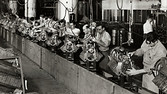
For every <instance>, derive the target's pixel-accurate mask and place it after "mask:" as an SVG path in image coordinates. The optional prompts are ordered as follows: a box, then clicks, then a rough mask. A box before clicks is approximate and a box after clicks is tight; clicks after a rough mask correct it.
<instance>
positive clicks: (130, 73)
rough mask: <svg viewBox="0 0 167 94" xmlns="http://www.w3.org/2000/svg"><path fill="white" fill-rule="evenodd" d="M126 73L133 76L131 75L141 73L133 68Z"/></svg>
mask: <svg viewBox="0 0 167 94" xmlns="http://www.w3.org/2000/svg"><path fill="white" fill-rule="evenodd" d="M126 73H127V74H128V75H130V76H131V75H137V74H138V73H139V72H138V70H136V69H135V68H133V67H132V69H128V70H127V71H126Z"/></svg>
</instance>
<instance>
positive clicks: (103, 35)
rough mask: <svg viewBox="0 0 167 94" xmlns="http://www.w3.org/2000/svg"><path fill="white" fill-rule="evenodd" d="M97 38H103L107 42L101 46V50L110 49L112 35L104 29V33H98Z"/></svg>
mask: <svg viewBox="0 0 167 94" xmlns="http://www.w3.org/2000/svg"><path fill="white" fill-rule="evenodd" d="M95 38H96V39H97V40H101V41H102V42H104V43H105V45H104V46H99V50H100V51H107V50H109V45H110V42H111V36H110V34H109V33H108V32H106V31H103V33H102V34H99V33H97V35H96V37H95Z"/></svg>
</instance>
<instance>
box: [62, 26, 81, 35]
mask: <svg viewBox="0 0 167 94" xmlns="http://www.w3.org/2000/svg"><path fill="white" fill-rule="evenodd" d="M65 34H67V35H72V36H79V34H80V30H79V29H78V28H74V29H70V28H67V31H66V32H65Z"/></svg>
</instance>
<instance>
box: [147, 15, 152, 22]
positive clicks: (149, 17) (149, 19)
mask: <svg viewBox="0 0 167 94" xmlns="http://www.w3.org/2000/svg"><path fill="white" fill-rule="evenodd" d="M153 19H154V16H153V14H150V15H148V16H147V21H149V22H152V21H153Z"/></svg>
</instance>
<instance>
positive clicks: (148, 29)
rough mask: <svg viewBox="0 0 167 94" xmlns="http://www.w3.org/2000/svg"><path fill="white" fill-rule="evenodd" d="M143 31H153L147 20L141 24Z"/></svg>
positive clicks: (145, 32)
mask: <svg viewBox="0 0 167 94" xmlns="http://www.w3.org/2000/svg"><path fill="white" fill-rule="evenodd" d="M143 31H144V34H147V33H149V32H152V31H153V26H152V24H151V23H150V22H149V21H148V20H147V21H146V23H144V25H143Z"/></svg>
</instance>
